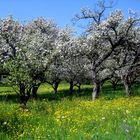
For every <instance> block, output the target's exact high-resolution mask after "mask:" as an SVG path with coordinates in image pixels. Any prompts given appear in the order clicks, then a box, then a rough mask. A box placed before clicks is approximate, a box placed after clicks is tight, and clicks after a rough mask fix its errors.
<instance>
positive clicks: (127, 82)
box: [122, 75, 132, 96]
mask: <svg viewBox="0 0 140 140" xmlns="http://www.w3.org/2000/svg"><path fill="white" fill-rule="evenodd" d="M122 80H123V84H124V87H125V92H126V94H127V96H131V95H132V91H131V80H130V77H129V76H128V75H125V76H123V77H122Z"/></svg>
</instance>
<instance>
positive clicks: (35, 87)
mask: <svg viewBox="0 0 140 140" xmlns="http://www.w3.org/2000/svg"><path fill="white" fill-rule="evenodd" d="M39 86H40V83H39V84H33V86H32V97H33V98H37V90H38V88H39Z"/></svg>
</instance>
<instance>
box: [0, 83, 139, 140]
mask: <svg viewBox="0 0 140 140" xmlns="http://www.w3.org/2000/svg"><path fill="white" fill-rule="evenodd" d="M103 91H104V92H103ZM103 91H102V94H101V98H100V99H98V100H97V101H95V102H92V101H91V100H90V94H91V92H92V86H87V85H84V86H82V91H81V93H80V94H79V93H78V91H77V89H76V88H75V93H74V94H75V95H74V97H73V99H72V100H70V99H69V97H67V96H66V92H68V84H61V85H60V87H59V93H58V95H55V94H54V93H53V90H52V89H51V87H50V86H46V85H42V86H41V87H40V89H39V91H38V94H39V98H38V100H30V101H29V102H28V104H27V108H25V109H23V108H21V107H20V105H19V104H18V101H17V102H16V100H14V101H12V100H10V99H9V98H6V99H5V100H4V96H3V95H4V93H3V94H2V95H1V96H3V100H1V101H0V140H139V139H140V97H139V96H138V95H137V96H135V97H131V98H127V97H125V94H124V90H123V87H122V86H121V85H120V86H119V87H118V89H117V90H116V91H112V89H111V87H110V85H106V86H105V87H104V88H103ZM133 91H134V92H135V91H137V94H139V88H138V87H137V86H136V87H134V88H133ZM13 95H14V93H13ZM15 97H16V96H15V95H14V97H13V99H14V98H15ZM17 98H18V97H17Z"/></svg>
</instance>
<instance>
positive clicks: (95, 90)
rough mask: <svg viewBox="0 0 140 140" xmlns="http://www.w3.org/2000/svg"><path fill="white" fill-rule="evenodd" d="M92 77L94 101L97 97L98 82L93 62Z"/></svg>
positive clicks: (98, 91)
mask: <svg viewBox="0 0 140 140" xmlns="http://www.w3.org/2000/svg"><path fill="white" fill-rule="evenodd" d="M92 79H93V92H92V100H93V101H94V100H95V99H96V98H98V97H99V94H100V82H99V80H98V79H97V72H96V67H95V65H94V63H93V64H92Z"/></svg>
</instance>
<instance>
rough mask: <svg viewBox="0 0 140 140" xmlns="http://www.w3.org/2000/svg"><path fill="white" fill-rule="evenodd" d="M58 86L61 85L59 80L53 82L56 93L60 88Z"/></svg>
mask: <svg viewBox="0 0 140 140" xmlns="http://www.w3.org/2000/svg"><path fill="white" fill-rule="evenodd" d="M58 86H59V82H54V84H53V89H54V93H55V94H57V92H58V91H57V89H58Z"/></svg>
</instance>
